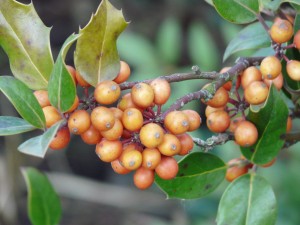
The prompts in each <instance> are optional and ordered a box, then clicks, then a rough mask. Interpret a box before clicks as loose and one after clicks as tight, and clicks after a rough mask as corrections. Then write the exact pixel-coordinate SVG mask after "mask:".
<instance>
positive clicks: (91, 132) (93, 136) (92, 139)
mask: <svg viewBox="0 0 300 225" xmlns="http://www.w3.org/2000/svg"><path fill="white" fill-rule="evenodd" d="M80 136H81V139H82V140H83V141H84V143H86V144H88V145H95V144H97V143H99V142H100V141H101V139H102V136H101V134H100V131H99V130H97V129H96V128H95V127H94V126H93V125H91V126H90V128H89V129H88V130H86V131H85V132H83V133H82V134H81V135H80Z"/></svg>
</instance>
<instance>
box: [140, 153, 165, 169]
mask: <svg viewBox="0 0 300 225" xmlns="http://www.w3.org/2000/svg"><path fill="white" fill-rule="evenodd" d="M142 156H143V162H142V166H143V167H145V168H147V169H149V170H154V169H155V167H157V165H158V164H159V162H160V160H161V154H160V151H159V150H158V149H157V148H145V149H144V150H143V152H142Z"/></svg>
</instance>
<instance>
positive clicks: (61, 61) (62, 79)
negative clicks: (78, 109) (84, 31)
mask: <svg viewBox="0 0 300 225" xmlns="http://www.w3.org/2000/svg"><path fill="white" fill-rule="evenodd" d="M77 38H78V35H74V34H73V35H71V36H70V37H69V38H68V39H67V40H66V41H65V43H64V45H63V47H62V49H61V51H60V53H59V55H58V57H57V60H56V62H55V64H54V67H53V71H52V73H51V76H50V80H49V85H48V94H49V100H50V102H51V105H53V106H54V107H56V108H57V109H59V111H60V112H66V111H68V109H70V108H71V106H72V105H73V103H74V100H75V96H76V86H75V83H74V81H73V78H72V76H71V74H70V73H69V72H68V70H67V68H66V64H65V57H66V55H67V52H68V50H69V48H70V47H71V45H72V44H73V43H74V42H75V41H76V39H77Z"/></svg>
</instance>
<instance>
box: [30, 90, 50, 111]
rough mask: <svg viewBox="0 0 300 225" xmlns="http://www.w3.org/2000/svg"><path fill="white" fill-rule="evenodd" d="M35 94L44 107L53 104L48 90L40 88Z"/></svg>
mask: <svg viewBox="0 0 300 225" xmlns="http://www.w3.org/2000/svg"><path fill="white" fill-rule="evenodd" d="M33 94H34V96H35V97H36V99H37V100H38V103H39V104H40V106H41V107H42V108H44V107H46V106H50V105H51V103H50V101H49V97H48V91H45V90H38V91H34V92H33Z"/></svg>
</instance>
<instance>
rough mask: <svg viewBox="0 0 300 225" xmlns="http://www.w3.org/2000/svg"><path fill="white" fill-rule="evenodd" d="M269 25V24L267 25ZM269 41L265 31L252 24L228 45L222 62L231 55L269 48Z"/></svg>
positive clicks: (260, 26)
mask: <svg viewBox="0 0 300 225" xmlns="http://www.w3.org/2000/svg"><path fill="white" fill-rule="evenodd" d="M268 24H270V23H268ZM270 45H271V40H270V37H269V35H268V33H267V32H266V31H265V29H264V28H263V26H262V25H261V24H260V23H258V22H257V23H253V24H250V25H248V26H247V27H245V28H244V29H243V30H241V31H240V32H239V33H238V35H237V36H236V37H235V38H234V39H232V40H231V41H230V43H229V44H228V46H227V48H226V50H225V53H224V56H223V61H225V60H226V59H227V58H228V57H229V56H231V55H232V54H233V53H236V52H239V51H243V50H249V49H260V48H264V47H269V46H270Z"/></svg>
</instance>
